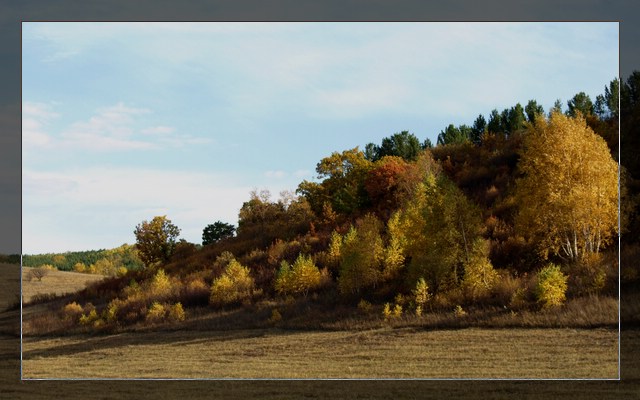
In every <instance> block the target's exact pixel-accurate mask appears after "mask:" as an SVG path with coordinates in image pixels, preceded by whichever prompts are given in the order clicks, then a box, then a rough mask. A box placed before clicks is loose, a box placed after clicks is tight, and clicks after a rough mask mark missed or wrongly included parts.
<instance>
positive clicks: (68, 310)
mask: <svg viewBox="0 0 640 400" xmlns="http://www.w3.org/2000/svg"><path fill="white" fill-rule="evenodd" d="M82 311H83V309H82V306H80V304H78V303H76V302H75V301H74V302H71V303H69V304H67V305H65V306H64V307H63V308H62V315H63V319H66V320H70V321H73V322H77V321H78V319H80V316H81V315H82Z"/></svg>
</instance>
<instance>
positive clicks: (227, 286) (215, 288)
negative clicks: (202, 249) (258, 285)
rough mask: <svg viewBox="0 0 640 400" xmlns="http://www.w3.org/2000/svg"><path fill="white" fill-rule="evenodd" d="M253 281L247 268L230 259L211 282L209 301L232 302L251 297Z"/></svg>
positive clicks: (225, 303)
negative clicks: (217, 276)
mask: <svg viewBox="0 0 640 400" xmlns="http://www.w3.org/2000/svg"><path fill="white" fill-rule="evenodd" d="M254 288H255V281H254V280H253V278H252V277H251V275H250V273H249V269H248V268H247V267H245V266H243V265H242V264H240V263H239V262H238V261H236V260H235V259H232V260H231V261H230V262H229V264H228V265H227V266H226V268H225V270H224V273H223V274H222V275H221V276H220V277H219V278H217V279H215V280H214V281H213V283H212V284H211V296H210V298H209V303H210V304H212V305H227V304H234V303H238V302H242V301H246V300H249V299H251V297H252V296H253V294H254V293H253V292H254Z"/></svg>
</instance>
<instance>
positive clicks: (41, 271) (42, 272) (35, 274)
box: [28, 264, 55, 282]
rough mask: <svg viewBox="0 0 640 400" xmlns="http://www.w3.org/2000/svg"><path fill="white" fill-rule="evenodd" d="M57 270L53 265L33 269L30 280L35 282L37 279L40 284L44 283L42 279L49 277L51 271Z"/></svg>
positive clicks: (30, 272)
mask: <svg viewBox="0 0 640 400" xmlns="http://www.w3.org/2000/svg"><path fill="white" fill-rule="evenodd" d="M52 270H55V268H54V267H53V266H52V265H48V264H47V265H42V266H40V267H38V268H33V269H32V270H31V271H29V278H28V279H29V280H30V281H31V280H33V279H37V280H38V282H41V281H42V278H44V277H45V276H47V275H48V274H49V271H52Z"/></svg>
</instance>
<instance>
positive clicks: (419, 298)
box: [413, 277, 431, 313]
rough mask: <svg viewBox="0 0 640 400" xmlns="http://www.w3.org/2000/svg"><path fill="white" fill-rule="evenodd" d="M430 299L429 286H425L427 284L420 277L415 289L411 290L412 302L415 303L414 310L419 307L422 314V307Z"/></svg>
mask: <svg viewBox="0 0 640 400" xmlns="http://www.w3.org/2000/svg"><path fill="white" fill-rule="evenodd" d="M430 298H431V294H430V293H429V285H427V282H426V281H425V280H424V278H422V277H421V278H420V279H418V282H417V283H416V288H415V289H414V290H413V301H414V302H415V303H416V310H417V308H418V307H420V310H421V311H420V313H422V310H423V309H424V306H425V305H426V304H427V302H428V301H429V299H430Z"/></svg>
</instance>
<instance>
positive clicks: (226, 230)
mask: <svg viewBox="0 0 640 400" xmlns="http://www.w3.org/2000/svg"><path fill="white" fill-rule="evenodd" d="M235 232H236V227H235V226H233V225H231V224H227V223H226V222H222V221H216V222H214V223H213V224H209V225H207V226H206V227H205V228H204V229H203V231H202V245H203V246H206V245H208V244H212V243H215V242H217V241H219V240H222V239H226V238H229V237H232V236H233V234H234V233H235Z"/></svg>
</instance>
